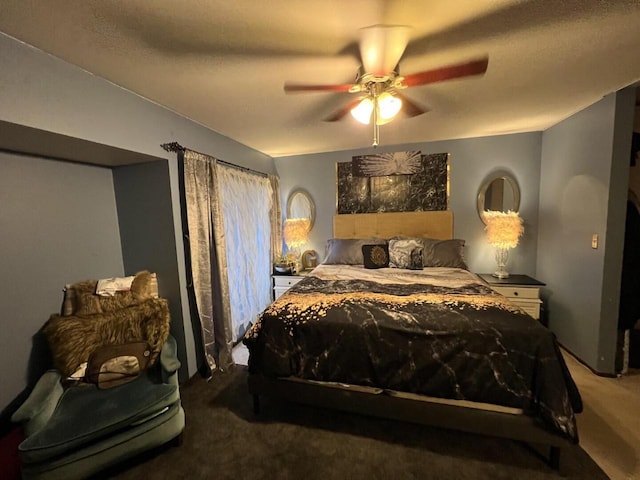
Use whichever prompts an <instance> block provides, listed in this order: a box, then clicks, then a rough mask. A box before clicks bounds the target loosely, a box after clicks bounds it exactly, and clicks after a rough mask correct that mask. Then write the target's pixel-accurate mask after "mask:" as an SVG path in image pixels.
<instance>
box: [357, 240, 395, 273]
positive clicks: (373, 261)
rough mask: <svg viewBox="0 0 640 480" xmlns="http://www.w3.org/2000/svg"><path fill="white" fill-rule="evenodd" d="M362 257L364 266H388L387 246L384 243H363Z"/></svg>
mask: <svg viewBox="0 0 640 480" xmlns="http://www.w3.org/2000/svg"><path fill="white" fill-rule="evenodd" d="M362 257H363V260H364V268H384V267H388V266H389V246H388V245H387V244H386V243H384V244H381V245H363V246H362Z"/></svg>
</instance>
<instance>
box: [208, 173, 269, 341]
mask: <svg viewBox="0 0 640 480" xmlns="http://www.w3.org/2000/svg"><path fill="white" fill-rule="evenodd" d="M218 173H219V177H218V185H219V189H220V197H221V200H222V202H221V205H222V212H223V215H222V216H223V219H224V232H225V245H226V255H227V266H228V271H227V278H228V281H229V298H230V303H231V325H232V340H233V341H234V342H236V341H238V340H240V339H242V337H243V336H244V333H245V331H246V330H247V329H248V328H249V327H250V326H251V324H253V323H254V322H255V320H256V317H257V316H258V314H259V313H260V312H262V310H264V309H265V308H266V307H267V306H268V305H269V303H271V281H270V278H271V269H272V265H273V263H272V258H271V257H272V253H271V248H272V247H271V241H272V233H271V232H272V230H271V210H272V209H271V205H272V187H271V181H270V180H269V178H267V177H266V176H262V175H258V174H255V173H250V172H245V171H241V170H239V169H237V168H233V167H228V166H225V165H221V164H219V165H218Z"/></svg>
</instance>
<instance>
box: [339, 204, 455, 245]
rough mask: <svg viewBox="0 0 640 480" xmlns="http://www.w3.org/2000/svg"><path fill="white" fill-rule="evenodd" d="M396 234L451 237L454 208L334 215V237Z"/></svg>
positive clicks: (444, 238) (386, 236)
mask: <svg viewBox="0 0 640 480" xmlns="http://www.w3.org/2000/svg"><path fill="white" fill-rule="evenodd" d="M396 235H407V236H414V237H430V238H437V239H439V240H447V239H450V238H453V212H451V211H450V210H444V211H430V212H391V213H354V214H343V215H334V216H333V236H334V238H370V237H379V238H391V237H394V236H396Z"/></svg>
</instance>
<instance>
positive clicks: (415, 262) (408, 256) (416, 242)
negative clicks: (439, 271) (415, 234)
mask: <svg viewBox="0 0 640 480" xmlns="http://www.w3.org/2000/svg"><path fill="white" fill-rule="evenodd" d="M423 250H424V246H423V244H422V242H421V241H420V239H417V238H411V239H402V240H395V239H392V240H389V266H390V267H394V268H406V269H409V270H422V266H423Z"/></svg>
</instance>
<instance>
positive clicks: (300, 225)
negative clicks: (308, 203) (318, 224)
mask: <svg viewBox="0 0 640 480" xmlns="http://www.w3.org/2000/svg"><path fill="white" fill-rule="evenodd" d="M310 229H311V220H310V219H308V218H288V219H286V220H285V221H284V231H283V236H284V243H286V244H287V248H288V249H289V252H290V254H292V256H293V257H294V259H293V260H294V261H295V263H296V267H299V263H300V247H301V246H303V245H304V244H306V243H307V241H308V239H309V230H310ZM296 269H298V268H296Z"/></svg>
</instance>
